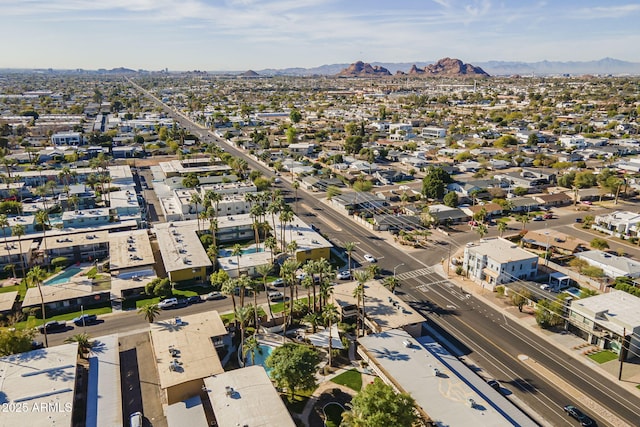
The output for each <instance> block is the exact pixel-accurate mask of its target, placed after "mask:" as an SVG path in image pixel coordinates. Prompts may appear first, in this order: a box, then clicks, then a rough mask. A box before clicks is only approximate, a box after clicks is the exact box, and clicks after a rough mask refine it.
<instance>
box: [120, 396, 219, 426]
mask: <svg viewBox="0 0 640 427" xmlns="http://www.w3.org/2000/svg"><path fill="white" fill-rule="evenodd" d="M165 414H166V416H167V424H168V425H169V426H170V427H208V426H209V423H207V417H206V415H205V412H204V407H203V406H202V400H200V396H194V397H192V398H190V399H187V400H184V401H182V402H177V403H174V404H173V405H167V409H166V412H165ZM120 424H122V423H120ZM113 425H115V424H113Z"/></svg>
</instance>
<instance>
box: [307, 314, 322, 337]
mask: <svg viewBox="0 0 640 427" xmlns="http://www.w3.org/2000/svg"><path fill="white" fill-rule="evenodd" d="M302 320H303V321H305V322H307V323H308V324H310V325H311V333H314V334H315V333H316V331H317V329H318V325H319V324H320V323H321V322H322V315H321V314H320V313H307V315H306V316H304V318H303V319H302Z"/></svg>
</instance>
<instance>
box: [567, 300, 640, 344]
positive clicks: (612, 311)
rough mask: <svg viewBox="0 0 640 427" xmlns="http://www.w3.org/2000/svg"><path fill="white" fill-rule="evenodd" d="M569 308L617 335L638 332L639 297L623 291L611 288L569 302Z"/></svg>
mask: <svg viewBox="0 0 640 427" xmlns="http://www.w3.org/2000/svg"><path fill="white" fill-rule="evenodd" d="M571 310H572V311H575V312H578V313H580V314H582V315H583V316H585V317H587V318H590V319H592V320H594V321H595V323H597V324H599V325H602V326H604V327H605V328H606V329H608V330H610V331H613V332H616V333H617V334H619V335H622V334H623V333H624V329H625V328H626V330H627V333H630V332H631V331H634V333H638V332H640V298H638V297H636V296H634V295H631V294H628V293H626V292H623V291H616V290H612V291H611V292H608V293H606V294H600V295H594V296H591V297H587V298H581V299H579V300H573V301H572V302H571Z"/></svg>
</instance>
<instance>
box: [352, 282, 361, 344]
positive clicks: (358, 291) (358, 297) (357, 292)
mask: <svg viewBox="0 0 640 427" xmlns="http://www.w3.org/2000/svg"><path fill="white" fill-rule="evenodd" d="M363 293H364V286H362V285H360V283H358V285H357V286H356V287H355V288H353V297H354V298H355V299H356V313H357V316H358V317H356V338H359V337H360V301H361V300H362V296H363Z"/></svg>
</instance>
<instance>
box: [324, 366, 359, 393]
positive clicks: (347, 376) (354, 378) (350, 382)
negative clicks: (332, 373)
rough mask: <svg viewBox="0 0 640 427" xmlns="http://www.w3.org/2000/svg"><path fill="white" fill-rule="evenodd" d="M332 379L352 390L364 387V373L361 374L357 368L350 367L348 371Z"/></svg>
mask: <svg viewBox="0 0 640 427" xmlns="http://www.w3.org/2000/svg"><path fill="white" fill-rule="evenodd" d="M331 381H332V382H334V383H336V384H341V385H344V386H347V387H349V388H350V389H351V390H355V391H360V389H361V388H362V374H360V372H358V371H357V370H356V369H350V370H348V371H347V372H343V373H341V374H340V375H338V376H337V377H335V378H333V379H332V380H331Z"/></svg>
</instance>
